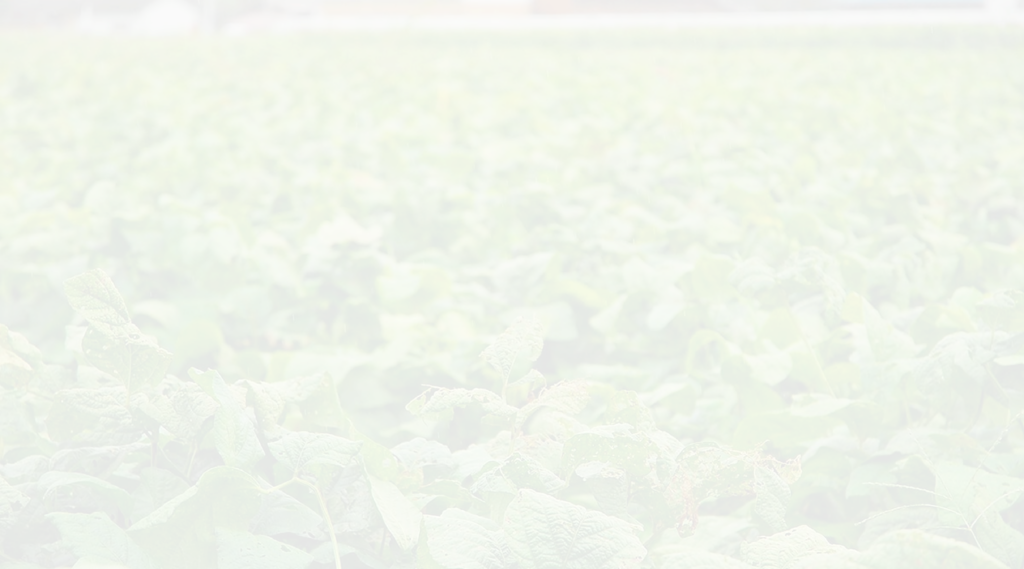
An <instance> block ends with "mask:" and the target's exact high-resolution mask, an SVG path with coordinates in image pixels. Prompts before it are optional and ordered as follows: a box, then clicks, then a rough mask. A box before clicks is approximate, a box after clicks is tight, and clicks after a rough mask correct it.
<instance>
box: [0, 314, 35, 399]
mask: <svg viewBox="0 0 1024 569" xmlns="http://www.w3.org/2000/svg"><path fill="white" fill-rule="evenodd" d="M25 352H32V353H30V354H26V353H25ZM38 352H39V350H38V349H35V347H34V346H32V345H31V344H29V343H28V341H27V340H25V337H24V336H22V335H21V334H16V333H14V332H11V331H10V330H8V329H7V327H6V326H4V325H2V324H0V387H7V388H13V389H17V388H21V387H23V386H25V385H26V384H28V382H29V381H30V380H31V379H32V372H33V369H32V365H31V364H30V363H29V362H27V361H25V359H24V358H25V357H28V358H29V359H41V356H40V355H39V353H38ZM32 356H35V358H33V357H32Z"/></svg>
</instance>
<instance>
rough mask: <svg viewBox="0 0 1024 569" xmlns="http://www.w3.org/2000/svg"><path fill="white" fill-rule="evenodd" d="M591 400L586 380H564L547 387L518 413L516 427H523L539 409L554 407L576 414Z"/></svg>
mask: <svg viewBox="0 0 1024 569" xmlns="http://www.w3.org/2000/svg"><path fill="white" fill-rule="evenodd" d="M589 401H590V391H589V388H588V386H587V382H585V381H562V382H560V383H556V384H555V385H553V386H551V387H549V388H547V389H545V390H544V391H542V392H541V394H540V395H539V396H537V398H536V399H534V400H533V401H530V402H529V403H527V404H526V405H525V406H523V408H522V409H520V410H519V411H518V412H517V413H516V422H515V428H516V429H521V428H522V427H523V425H524V424H525V423H526V421H527V420H528V419H529V418H530V417H531V416H532V415H533V414H534V413H536V412H537V411H538V410H539V409H544V408H546V409H552V410H554V411H557V412H559V413H563V414H565V415H569V416H572V415H576V414H577V413H579V412H580V411H582V410H583V409H584V408H585V407H586V406H587V402H589Z"/></svg>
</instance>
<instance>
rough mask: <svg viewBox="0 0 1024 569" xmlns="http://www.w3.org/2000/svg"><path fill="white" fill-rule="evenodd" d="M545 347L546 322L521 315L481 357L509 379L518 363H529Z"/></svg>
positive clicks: (505, 378) (504, 377)
mask: <svg viewBox="0 0 1024 569" xmlns="http://www.w3.org/2000/svg"><path fill="white" fill-rule="evenodd" d="M543 349H544V324H543V323H542V322H541V321H540V320H538V319H537V318H532V317H519V318H518V319H516V321H515V322H513V323H512V325H511V326H509V327H508V329H507V330H505V331H504V332H502V333H501V335H499V336H498V337H497V339H495V340H494V342H492V343H491V345H489V346H487V348H486V349H484V351H483V352H481V353H480V357H482V358H483V359H484V361H485V362H487V364H488V365H490V366H491V367H492V368H494V369H495V370H496V371H497V372H498V373H499V374H500V375H501V377H502V378H503V379H504V380H505V381H508V380H510V379H514V378H512V377H510V376H511V374H512V371H513V368H515V367H516V364H517V363H519V364H525V365H529V364H531V363H533V362H534V361H535V360H536V359H537V358H538V357H540V353H541V351H542V350H543Z"/></svg>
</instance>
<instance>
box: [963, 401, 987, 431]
mask: <svg viewBox="0 0 1024 569" xmlns="http://www.w3.org/2000/svg"><path fill="white" fill-rule="evenodd" d="M984 406H985V392H984V391H982V392H981V394H979V395H978V407H977V408H975V409H974V412H973V413H971V421H970V422H969V423H968V424H967V428H966V429H964V432H965V433H970V432H971V429H974V426H975V425H977V424H978V420H979V419H981V409H982V408H983V407H984Z"/></svg>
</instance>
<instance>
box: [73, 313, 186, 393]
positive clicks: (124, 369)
mask: <svg viewBox="0 0 1024 569" xmlns="http://www.w3.org/2000/svg"><path fill="white" fill-rule="evenodd" d="M82 353H83V354H84V355H85V358H86V359H87V360H88V361H89V363H90V364H92V365H93V366H95V367H97V368H99V369H101V370H103V371H105V372H107V373H109V374H110V375H112V376H114V377H116V378H117V379H119V380H120V381H121V383H123V384H124V385H125V387H126V388H128V389H129V390H132V391H135V390H137V389H138V388H140V387H142V386H146V385H151V384H153V383H155V382H157V381H159V380H161V379H163V377H164V374H165V373H167V367H168V366H170V364H171V359H172V358H173V356H172V355H171V353H170V352H168V351H167V350H164V349H163V348H161V347H160V346H158V345H157V343H156V341H155V340H153V339H152V338H150V337H148V336H146V335H144V334H142V332H140V331H139V329H138V328H136V327H135V325H134V324H125V325H124V326H121V327H117V328H112V329H111V330H109V331H104V330H101V329H99V328H96V327H90V328H89V329H88V330H87V331H86V333H85V336H84V337H83V338H82Z"/></svg>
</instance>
